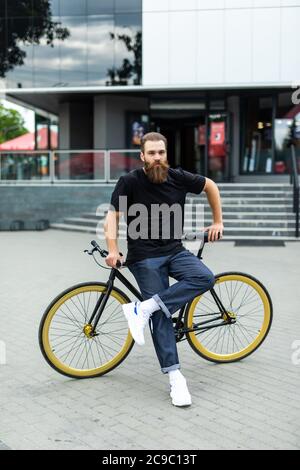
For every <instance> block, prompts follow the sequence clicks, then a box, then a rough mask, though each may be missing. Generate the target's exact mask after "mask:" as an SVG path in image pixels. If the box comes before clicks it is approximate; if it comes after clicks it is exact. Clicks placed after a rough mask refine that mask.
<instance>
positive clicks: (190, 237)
mask: <svg viewBox="0 0 300 470" xmlns="http://www.w3.org/2000/svg"><path fill="white" fill-rule="evenodd" d="M218 235H219V236H218V240H220V233H219V234H218ZM182 239H183V240H186V241H194V240H202V241H203V245H204V243H208V232H189V233H186V234H184V235H183V237H182ZM91 245H92V246H93V247H94V248H93V250H91V251H88V250H84V252H85V253H88V254H89V255H92V254H93V253H94V251H98V252H99V253H100V255H101V256H102V258H106V256H107V255H108V251H106V250H102V248H100V246H99V245H98V243H97V242H96V240H92V241H91ZM119 254H120V256H123V253H121V252H120V253H119ZM124 265H125V263H121V261H120V260H117V263H116V268H117V269H119V268H121V267H122V266H124Z"/></svg>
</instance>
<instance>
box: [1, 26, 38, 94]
mask: <svg viewBox="0 0 300 470" xmlns="http://www.w3.org/2000/svg"><path fill="white" fill-rule="evenodd" d="M31 41H32V18H29V19H28V18H9V19H8V20H7V36H6V62H5V63H4V64H1V67H2V74H4V75H5V76H6V77H7V79H8V80H9V82H10V83H12V84H14V87H15V86H16V87H22V88H24V87H32V86H33V82H32V80H33V46H32V43H31Z"/></svg>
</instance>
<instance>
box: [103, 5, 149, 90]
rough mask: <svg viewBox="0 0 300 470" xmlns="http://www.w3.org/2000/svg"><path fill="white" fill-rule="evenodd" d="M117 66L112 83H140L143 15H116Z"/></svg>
mask: <svg viewBox="0 0 300 470" xmlns="http://www.w3.org/2000/svg"><path fill="white" fill-rule="evenodd" d="M114 41H115V67H114V70H113V74H112V75H111V77H110V78H111V84H112V85H138V84H140V83H141V76H142V31H141V15H140V14H129V15H116V16H115V33H114Z"/></svg>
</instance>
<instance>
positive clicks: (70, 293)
mask: <svg viewBox="0 0 300 470" xmlns="http://www.w3.org/2000/svg"><path fill="white" fill-rule="evenodd" d="M105 290H106V284H103V283H98V282H93V283H84V284H78V285H76V286H73V287H71V288H69V289H68V290H66V291H64V292H62V293H61V294H60V295H59V296H58V297H56V298H55V299H54V300H53V302H52V303H51V304H50V305H49V307H48V308H47V310H46V311H45V313H44V315H43V317H42V320H41V323H40V328H39V344H40V348H41V351H42V354H43V356H44V358H45V359H46V361H47V362H48V364H49V365H50V366H51V367H53V369H55V370H56V371H57V372H59V373H61V374H63V375H67V376H68V377H75V378H90V377H97V376H100V375H103V374H106V373H107V372H109V371H111V370H112V369H114V368H115V367H117V366H118V365H119V364H120V363H121V362H122V361H123V360H124V359H125V358H126V357H127V355H128V354H129V352H130V351H131V349H132V346H133V344H134V341H133V339H132V336H131V334H130V332H129V330H128V324H127V321H126V319H125V317H124V315H123V312H122V304H125V303H128V302H130V299H129V298H128V297H127V296H126V294H124V293H123V292H122V291H120V290H119V289H118V288H116V287H113V289H112V291H111V293H110V296H109V298H108V301H107V304H106V306H105V309H104V311H103V312H102V316H101V318H100V320H99V323H98V325H97V328H96V331H95V333H96V335H94V334H93V335H92V334H91V326H90V325H89V324H88V321H89V318H90V317H91V315H92V312H93V309H94V307H95V305H96V302H97V301H98V299H99V297H100V295H101V294H102V293H103V292H104V291H105Z"/></svg>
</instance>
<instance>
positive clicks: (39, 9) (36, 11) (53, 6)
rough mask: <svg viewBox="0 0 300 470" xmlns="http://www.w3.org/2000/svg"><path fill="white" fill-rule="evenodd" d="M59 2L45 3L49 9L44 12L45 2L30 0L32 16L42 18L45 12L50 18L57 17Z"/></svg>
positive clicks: (49, 0)
mask: <svg viewBox="0 0 300 470" xmlns="http://www.w3.org/2000/svg"><path fill="white" fill-rule="evenodd" d="M60 1H61V0H48V1H47V2H46V3H47V4H48V6H49V8H48V10H47V11H46V10H45V1H44V0H32V8H33V16H42V15H45V14H46V12H47V13H49V14H50V15H52V16H59V15H60V12H59V6H60Z"/></svg>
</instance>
